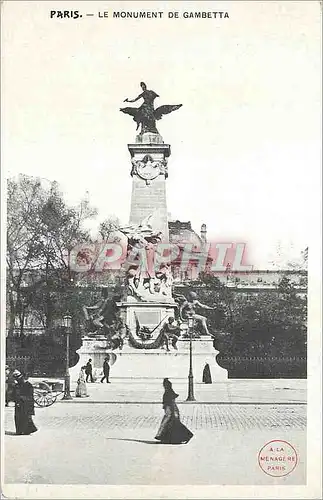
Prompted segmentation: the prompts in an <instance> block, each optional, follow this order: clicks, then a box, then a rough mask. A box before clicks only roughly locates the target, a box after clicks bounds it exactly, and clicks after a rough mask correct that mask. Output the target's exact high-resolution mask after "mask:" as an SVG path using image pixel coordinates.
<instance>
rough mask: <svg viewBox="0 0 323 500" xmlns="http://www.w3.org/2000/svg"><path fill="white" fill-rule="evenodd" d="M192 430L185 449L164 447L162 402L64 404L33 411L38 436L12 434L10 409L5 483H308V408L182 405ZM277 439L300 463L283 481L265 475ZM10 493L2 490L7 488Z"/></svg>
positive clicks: (10, 411)
mask: <svg viewBox="0 0 323 500" xmlns="http://www.w3.org/2000/svg"><path fill="white" fill-rule="evenodd" d="M179 409H180V413H181V419H182V421H183V423H185V424H186V425H187V426H188V427H189V428H190V429H191V430H192V431H193V432H194V437H193V439H192V440H191V441H190V443H189V444H187V445H178V446H172V445H160V444H158V443H157V442H155V441H154V439H153V438H154V435H155V433H156V430H157V428H158V426H159V423H160V420H161V418H162V415H163V410H162V408H161V405H157V404H106V403H102V404H86V403H83V404H82V405H80V404H64V403H56V404H54V405H53V406H51V407H49V408H42V409H36V415H35V423H36V425H37V426H38V428H39V431H38V432H36V433H35V434H34V435H32V436H15V435H14V423H13V416H14V408H13V406H10V407H9V408H6V410H5V431H6V434H7V435H6V436H5V481H6V482H7V483H29V484H110V485H112V484H116V485H118V484H133V485H136V484H137V485H138V484H151V485H167V484H178V485H181V484H182V485H183V484H205V485H207V484H232V485H234V484H304V481H305V469H306V467H305V462H306V461H305V457H306V406H305V405H250V404H249V405H232V404H228V405H225V404H221V405H216V404H212V405H210V404H208V405H204V404H194V403H187V404H180V405H179ZM273 439H282V440H285V441H288V442H290V443H291V444H292V445H293V446H294V447H295V448H296V450H297V453H298V455H299V463H298V465H297V468H296V469H295V471H294V472H293V473H292V474H290V475H288V476H286V477H285V478H274V477H270V476H268V475H267V474H265V473H264V472H263V471H262V470H260V468H259V465H258V461H257V456H258V453H259V450H260V449H261V448H262V446H264V444H265V443H266V442H268V441H271V440H273ZM4 492H5V490H4Z"/></svg>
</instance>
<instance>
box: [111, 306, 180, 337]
mask: <svg viewBox="0 0 323 500" xmlns="http://www.w3.org/2000/svg"><path fill="white" fill-rule="evenodd" d="M127 299H128V300H127V301H125V302H119V303H117V305H118V307H119V308H120V312H121V317H122V319H123V320H124V321H125V323H126V324H127V325H128V327H129V328H130V330H131V331H132V332H135V331H136V317H137V318H138V320H139V322H140V325H141V326H147V327H148V328H150V329H152V328H155V327H156V326H157V325H159V326H157V328H156V330H155V331H154V338H156V337H157V336H158V334H159V332H160V330H161V328H162V326H163V324H164V323H165V322H166V321H167V319H168V318H169V317H170V316H171V317H174V310H175V308H176V304H175V302H161V301H160V299H159V301H156V302H138V301H134V300H132V299H133V298H132V297H127Z"/></svg>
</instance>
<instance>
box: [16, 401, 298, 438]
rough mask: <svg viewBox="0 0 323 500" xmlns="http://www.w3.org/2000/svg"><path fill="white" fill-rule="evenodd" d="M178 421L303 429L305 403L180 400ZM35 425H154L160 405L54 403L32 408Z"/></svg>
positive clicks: (239, 427)
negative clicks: (231, 403) (270, 403)
mask: <svg viewBox="0 0 323 500" xmlns="http://www.w3.org/2000/svg"><path fill="white" fill-rule="evenodd" d="M179 410H180V414H181V420H182V422H183V423H184V424H185V425H187V426H188V427H190V428H192V429H196V430H198V429H222V430H241V431H243V430H246V429H260V430H261V429H279V428H282V429H286V428H293V429H305V427H306V406H305V405H302V406H301V405H297V406H293V405H279V406H275V405H272V406H271V405H216V404H214V405H213V404H212V405H204V404H199V405H197V404H194V403H186V404H180V405H179ZM36 412H37V414H36V420H37V422H38V423H39V426H40V427H42V426H45V427H46V428H47V429H55V428H60V427H61V426H63V427H64V428H65V429H66V430H67V429H71V430H73V431H76V430H77V429H80V430H86V431H87V432H90V431H93V432H98V430H99V429H100V428H106V429H140V428H143V429H154V428H156V427H158V425H159V422H160V419H161V417H162V415H163V411H162V408H161V405H155V404H145V405H143V404H131V405H130V404H109V403H106V404H101V405H92V404H82V406H80V405H77V406H76V405H73V406H72V405H70V404H64V403H62V404H57V403H56V404H54V405H53V406H51V407H49V408H42V409H39V410H36ZM12 413H13V407H12V409H8V410H7V411H6V417H7V418H6V420H7V424H8V426H9V427H12V419H13V415H11V414H12Z"/></svg>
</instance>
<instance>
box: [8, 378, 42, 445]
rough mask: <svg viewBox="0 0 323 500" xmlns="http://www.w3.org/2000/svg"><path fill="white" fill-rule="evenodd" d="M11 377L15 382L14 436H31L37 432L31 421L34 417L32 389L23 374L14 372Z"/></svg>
mask: <svg viewBox="0 0 323 500" xmlns="http://www.w3.org/2000/svg"><path fill="white" fill-rule="evenodd" d="M13 375H14V377H15V379H16V382H17V383H16V386H15V393H14V398H15V426H16V434H18V435H22V434H24V435H28V434H32V433H33V432H36V431H37V427H36V426H35V424H34V422H33V419H32V415H35V408H34V388H33V386H32V385H31V383H30V382H28V377H27V376H26V375H24V374H23V373H20V372H19V371H18V370H15V371H14V374H13Z"/></svg>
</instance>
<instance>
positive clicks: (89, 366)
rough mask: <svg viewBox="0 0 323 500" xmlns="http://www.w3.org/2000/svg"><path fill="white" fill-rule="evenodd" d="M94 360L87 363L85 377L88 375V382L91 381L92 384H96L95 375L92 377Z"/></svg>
mask: <svg viewBox="0 0 323 500" xmlns="http://www.w3.org/2000/svg"><path fill="white" fill-rule="evenodd" d="M92 369H93V367H92V359H91V358H90V359H89V361H88V362H87V363H86V367H85V375H86V382H88V381H89V379H90V382H94V380H93V375H92Z"/></svg>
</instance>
